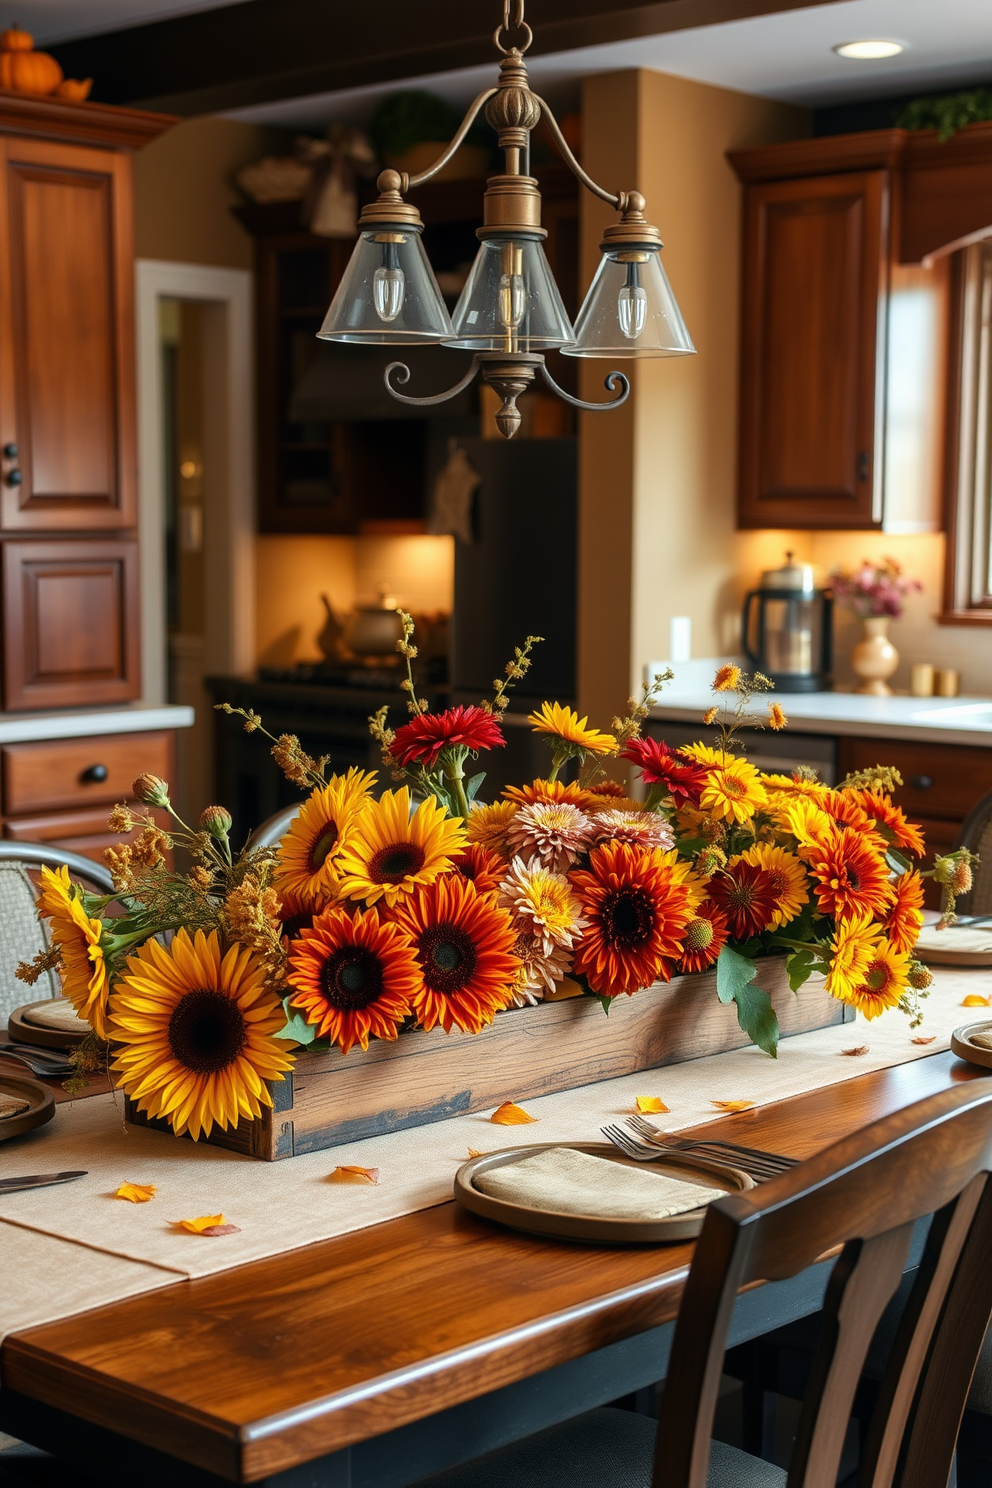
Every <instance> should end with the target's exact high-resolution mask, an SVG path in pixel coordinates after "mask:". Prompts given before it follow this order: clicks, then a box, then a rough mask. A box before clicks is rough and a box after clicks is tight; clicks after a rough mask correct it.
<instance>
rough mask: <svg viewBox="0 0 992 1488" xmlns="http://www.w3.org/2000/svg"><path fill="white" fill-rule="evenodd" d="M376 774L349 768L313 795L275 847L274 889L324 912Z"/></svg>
mask: <svg viewBox="0 0 992 1488" xmlns="http://www.w3.org/2000/svg"><path fill="white" fill-rule="evenodd" d="M375 778H376V777H375V775H374V774H371V773H369V772H367V771H364V770H356V769H354V768H353V769H351V770H349V771H348V773H347V775H335V776H333V777H332V779H331V780H330V781H329V782H328V784H327V785H324V786H321V787H320V788H319V789H317V790H315V791H313V793H312V794H311V795H310V796H309V798H308V799H307V800H306V801H304V803H303V805H302V806H301V807H300V809H299V812H298V813H297V815H296V816H295V817H294V818H293V821H292V824H291V826H290V828H289V831H288V832H287V833H286V835H285V837H284V838H283V839H282V842H281V843H280V844H279V856H278V861H277V864H276V873H275V880H274V887H275V890H276V892H277V893H279V894H283V893H285V894H292V895H293V896H294V897H295V899H296V900H297V901H298V902H300V903H304V904H310V905H312V906H313V907H314V908H315V909H318V910H319V909H323V908H324V906H325V905H326V904H329V903H330V902H331V901H332V900H333V899H336V898H337V896H338V873H337V864H338V860H339V858H340V856H341V853H342V851H343V849H344V847H345V845H346V843H347V841H348V837H349V834H350V831H351V828H352V826H353V825H354V822H355V819H356V817H357V816H358V813H359V812H360V811H361V809H362V807H363V806H364V805H365V803H366V801H368V799H369V792H370V791H371V789H372V787H373V785H374V784H375Z"/></svg>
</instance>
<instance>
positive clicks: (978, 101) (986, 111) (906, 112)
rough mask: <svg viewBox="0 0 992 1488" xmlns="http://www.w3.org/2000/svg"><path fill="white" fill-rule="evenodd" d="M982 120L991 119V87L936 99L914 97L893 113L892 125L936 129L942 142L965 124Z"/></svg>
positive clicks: (947, 94) (942, 95)
mask: <svg viewBox="0 0 992 1488" xmlns="http://www.w3.org/2000/svg"><path fill="white" fill-rule="evenodd" d="M984 119H992V89H990V88H966V89H963V90H962V91H961V92H960V93H943V94H941V95H940V97H938V98H914V99H913V101H912V103H908V104H907V105H906V107H905V108H904V109H902V110H901V111H900V112H899V113H898V114H897V116H896V128H897V129H936V130H937V136H938V138H939V139H940V140H941V141H944V140H949V139H950V138H951V136H952V135H954V134H956V133H957V131H958V130H959V129H963V128H964V127H965V125H966V124H978V123H980V122H981V121H982V120H984Z"/></svg>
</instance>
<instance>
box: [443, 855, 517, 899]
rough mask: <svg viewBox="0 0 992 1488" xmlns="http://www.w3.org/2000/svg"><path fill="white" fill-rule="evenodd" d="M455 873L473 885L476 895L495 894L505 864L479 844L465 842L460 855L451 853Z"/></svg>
mask: <svg viewBox="0 0 992 1488" xmlns="http://www.w3.org/2000/svg"><path fill="white" fill-rule="evenodd" d="M451 866H452V868H453V869H454V871H455V873H458V874H460V875H461V877H462V878H464V879H466V880H467V881H468V882H469V883H473V884H475V891H476V893H477V894H495V893H496V892H497V891H498V889H499V886H500V884H501V883H502V881H503V875H504V873H505V872H506V864H505V863H504V862H503V859H502V858H501V857H500V856H499V854H498V853H495V852H493V850H492V848H490V847H483V846H482V843H481V842H467V843H466V844H465V846H464V848H463V849H462V851H461V852H460V853H452V855H451Z"/></svg>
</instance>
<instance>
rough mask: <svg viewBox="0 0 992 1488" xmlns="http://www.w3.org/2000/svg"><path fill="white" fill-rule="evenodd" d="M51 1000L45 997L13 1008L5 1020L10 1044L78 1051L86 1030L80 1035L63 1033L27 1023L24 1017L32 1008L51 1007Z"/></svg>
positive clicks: (37, 1024) (58, 1029) (38, 1024)
mask: <svg viewBox="0 0 992 1488" xmlns="http://www.w3.org/2000/svg"><path fill="white" fill-rule="evenodd" d="M52 1001H53V999H52V998H50V997H45V998H43V999H42V1001H41V1002H26V1003H25V1004H24V1006H23V1007H19V1008H15V1009H14V1011H13V1012H12V1013H11V1015H10V1017H9V1018H8V1019H7V1034H8V1037H9V1038H10V1041H11V1043H12V1044H34V1045H35V1046H36V1047H38V1048H44V1049H78V1047H79V1045H80V1044H81V1043H82V1042H83V1039H84V1038H85V1037H86V1033H87V1030H86V1029H85V1028H84V1029H83V1031H82V1032H81V1033H63V1031H62V1030H61V1029H60V1028H42V1026H41V1024H40V1023H29V1022H28V1021H27V1019H26V1018H25V1017H24V1014H25V1013H30V1012H31V1010H32V1009H33V1008H37V1007H51V1004H52Z"/></svg>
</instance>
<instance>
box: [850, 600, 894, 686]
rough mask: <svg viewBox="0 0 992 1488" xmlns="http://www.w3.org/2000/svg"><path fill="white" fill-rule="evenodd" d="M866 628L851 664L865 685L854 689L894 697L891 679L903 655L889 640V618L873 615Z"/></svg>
mask: <svg viewBox="0 0 992 1488" xmlns="http://www.w3.org/2000/svg"><path fill="white" fill-rule="evenodd" d="M864 627H865V633H864V635H863V636H862V638H861V640H860V641H859V642H858V644H857V645H856V646H855V648H854V650H853V651H852V652H851V665H852V666H853V668H854V670H855V672H856V673H857V675H858V676H859V677H860V678H861V685H860V686H859V687H856V688H855V689H854V690H855V692H865V693H869V694H871V696H873V697H891V696H892V688H891V687H890V686H889V685H888V679H889V678H890V677H891V676H892V673H893V672H894V671H895V669H896V667H897V666H898V665H899V652H898V651H897V650H896V648H895V646H893V644H892V642H891V641H890V640H889V635H888V630H889V616H888V615H871V616H870V617H869V618H868V619H866V620H865V621H864Z"/></svg>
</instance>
